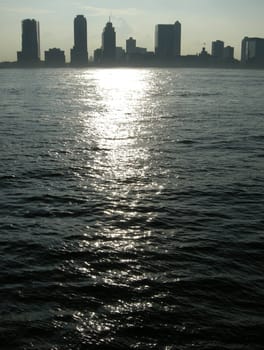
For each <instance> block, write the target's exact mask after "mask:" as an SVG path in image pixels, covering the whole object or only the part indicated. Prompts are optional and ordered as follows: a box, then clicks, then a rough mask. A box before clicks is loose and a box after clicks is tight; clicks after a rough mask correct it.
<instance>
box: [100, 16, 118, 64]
mask: <svg viewBox="0 0 264 350" xmlns="http://www.w3.org/2000/svg"><path fill="white" fill-rule="evenodd" d="M102 60H103V62H107V63H113V62H114V61H115V60H116V33H115V28H114V27H113V25H112V23H111V22H110V20H109V22H107V23H106V26H105V28H104V30H103V34H102Z"/></svg>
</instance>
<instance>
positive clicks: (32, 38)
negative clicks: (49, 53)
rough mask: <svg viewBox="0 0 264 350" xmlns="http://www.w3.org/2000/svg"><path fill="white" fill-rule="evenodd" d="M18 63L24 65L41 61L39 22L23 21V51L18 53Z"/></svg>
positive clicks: (32, 20)
mask: <svg viewBox="0 0 264 350" xmlns="http://www.w3.org/2000/svg"><path fill="white" fill-rule="evenodd" d="M17 61H18V62H19V63H22V64H35V63H38V62H39V61H40V43H39V22H37V21H36V20H34V19H25V20H23V21H22V50H21V51H19V52H17Z"/></svg>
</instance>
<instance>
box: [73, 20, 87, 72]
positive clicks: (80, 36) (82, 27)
mask: <svg viewBox="0 0 264 350" xmlns="http://www.w3.org/2000/svg"><path fill="white" fill-rule="evenodd" d="M71 64H72V65H76V66H85V65H87V64H88V50H87V22H86V18H85V17H84V16H83V15H78V16H76V17H75V19H74V47H73V48H72V49H71Z"/></svg>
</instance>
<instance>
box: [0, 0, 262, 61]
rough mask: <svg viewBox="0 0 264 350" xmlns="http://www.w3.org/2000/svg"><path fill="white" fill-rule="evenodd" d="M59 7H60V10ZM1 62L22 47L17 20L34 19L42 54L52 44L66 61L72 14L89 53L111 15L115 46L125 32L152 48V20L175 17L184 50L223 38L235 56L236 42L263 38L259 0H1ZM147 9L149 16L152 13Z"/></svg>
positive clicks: (191, 51)
mask: <svg viewBox="0 0 264 350" xmlns="http://www.w3.org/2000/svg"><path fill="white" fill-rule="evenodd" d="M62 8H63V11H62ZM0 10H1V11H0V23H1V25H0V26H1V27H0V29H1V31H0V32H1V34H0V61H1V62H2V61H15V60H16V52H17V51H19V50H20V47H21V43H20V40H21V39H20V32H21V21H22V20H23V19H26V18H35V19H37V20H38V21H39V22H40V35H41V58H42V59H44V52H45V51H46V50H48V49H50V48H54V47H59V48H62V49H63V50H64V51H65V54H66V60H67V61H69V60H70V50H71V49H72V47H73V39H74V33H73V28H72V21H73V18H74V17H75V16H76V15H77V14H83V15H84V16H85V17H86V19H87V29H88V52H89V53H93V52H94V50H95V49H97V48H98V47H100V45H101V33H102V29H103V27H104V26H105V23H106V22H107V20H108V18H109V16H111V22H112V23H113V26H114V27H115V30H116V33H117V36H116V42H117V46H122V47H124V46H125V41H126V39H128V38H129V37H133V38H135V39H136V40H137V43H138V45H139V46H140V47H145V48H147V50H148V51H153V50H154V31H155V25H156V24H163V23H164V24H166V23H174V22H175V20H179V21H180V22H181V23H182V25H183V30H182V55H187V54H192V55H193V54H197V53H199V52H200V51H201V49H202V47H203V46H204V43H205V48H206V50H207V51H210V50H211V42H212V41H214V40H218V39H219V40H223V41H224V42H225V43H227V44H228V45H230V46H232V47H235V53H234V54H235V58H238V59H239V58H240V44H241V40H242V39H243V37H245V36H249V37H263V36H264V33H263V26H262V16H261V14H262V13H263V11H262V10H264V3H263V2H262V1H260V0H254V1H244V2H243V4H241V1H238V0H231V1H222V2H221V4H219V2H217V1H214V0H210V1H208V0H201V1H199V4H198V2H197V1H194V0H188V1H170V0H167V1H165V2H164V1H163V2H162V3H153V2H150V1H144V0H143V1H141V2H140V3H139V2H138V1H133V2H132V1H126V3H125V4H124V3H123V2H121V1H110V2H109V1H104V0H102V1H101V2H100V5H98V4H97V3H96V2H94V1H89V2H88V4H87V1H83V0H80V1H79V2H78V5H77V4H76V3H74V2H73V1H67V4H63V6H62V3H61V1H59V0H54V1H53V2H51V1H49V0H47V1H46V2H45V3H44V2H38V4H36V3H35V2H33V1H31V0H28V1H27V6H21V3H20V2H19V1H16V0H13V1H12V2H9V3H7V2H6V1H4V0H0ZM150 14H151V15H150Z"/></svg>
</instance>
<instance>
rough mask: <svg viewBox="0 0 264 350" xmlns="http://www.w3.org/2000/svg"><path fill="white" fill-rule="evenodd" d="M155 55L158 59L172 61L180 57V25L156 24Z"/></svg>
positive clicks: (178, 23)
mask: <svg viewBox="0 0 264 350" xmlns="http://www.w3.org/2000/svg"><path fill="white" fill-rule="evenodd" d="M155 54H156V56H157V57H158V58H160V59H173V58H175V57H178V56H180V55H181V23H180V22H179V21H176V22H175V23H174V24H157V25H156V28H155Z"/></svg>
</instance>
